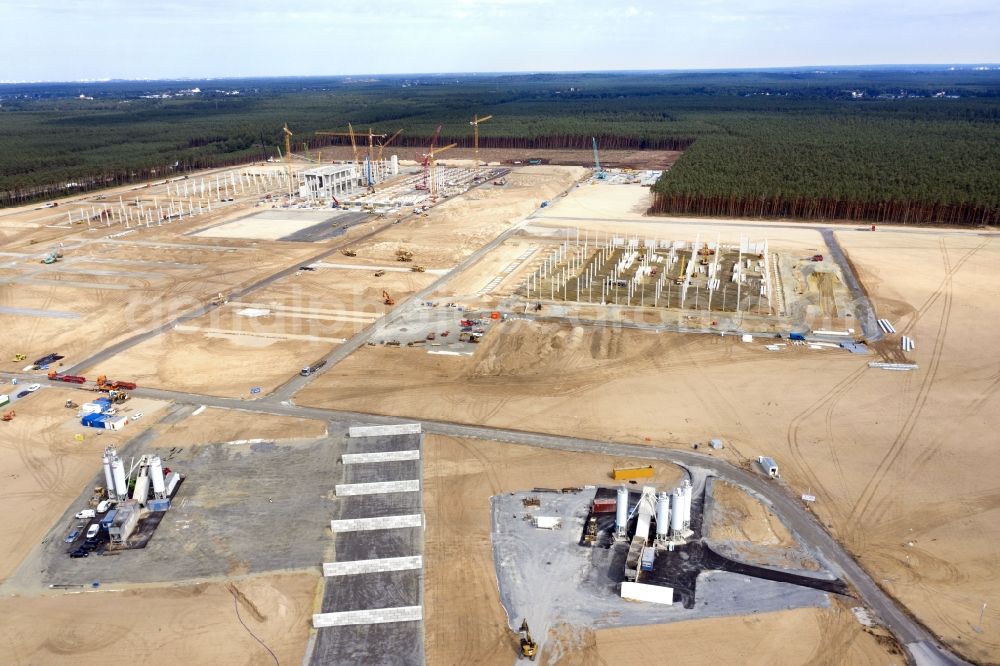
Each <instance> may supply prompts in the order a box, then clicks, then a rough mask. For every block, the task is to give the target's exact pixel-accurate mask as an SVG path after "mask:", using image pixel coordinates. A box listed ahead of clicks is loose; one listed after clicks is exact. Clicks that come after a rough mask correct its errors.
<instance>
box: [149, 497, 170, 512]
mask: <svg viewBox="0 0 1000 666" xmlns="http://www.w3.org/2000/svg"><path fill="white" fill-rule="evenodd" d="M146 508H147V509H149V510H150V511H166V510H167V509H169V508H170V500H168V499H154V500H149V503H148V504H147V505H146Z"/></svg>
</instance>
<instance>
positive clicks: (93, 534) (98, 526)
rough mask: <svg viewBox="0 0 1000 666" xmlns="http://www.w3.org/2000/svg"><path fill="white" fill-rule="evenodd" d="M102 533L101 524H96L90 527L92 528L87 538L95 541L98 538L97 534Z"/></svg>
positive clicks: (89, 529)
mask: <svg viewBox="0 0 1000 666" xmlns="http://www.w3.org/2000/svg"><path fill="white" fill-rule="evenodd" d="M100 531H101V524H100V523H94V524H93V525H91V526H90V527H89V528H88V529H87V538H88V539H94V538H96V537H97V534H98V533H99V532H100Z"/></svg>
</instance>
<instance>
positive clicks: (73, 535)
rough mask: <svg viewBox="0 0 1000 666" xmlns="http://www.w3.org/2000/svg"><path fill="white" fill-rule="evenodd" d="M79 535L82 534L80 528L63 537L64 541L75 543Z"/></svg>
mask: <svg viewBox="0 0 1000 666" xmlns="http://www.w3.org/2000/svg"><path fill="white" fill-rule="evenodd" d="M78 536H80V530H73V531H72V532H70V533H69V534H67V535H66V538H65V539H63V541H65V542H66V543H73V542H74V541H76V538H77V537H78Z"/></svg>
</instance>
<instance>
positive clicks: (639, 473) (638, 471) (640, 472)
mask: <svg viewBox="0 0 1000 666" xmlns="http://www.w3.org/2000/svg"><path fill="white" fill-rule="evenodd" d="M611 476H612V477H613V478H614V480H615V481H622V480H625V479H644V478H646V477H649V476H653V466H652V465H646V466H645V467H615V468H614V469H613V470H612V471H611Z"/></svg>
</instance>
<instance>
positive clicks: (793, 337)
mask: <svg viewBox="0 0 1000 666" xmlns="http://www.w3.org/2000/svg"><path fill="white" fill-rule="evenodd" d="M788 339H789V340H805V339H806V336H804V335H802V334H801V333H789V334H788Z"/></svg>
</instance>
